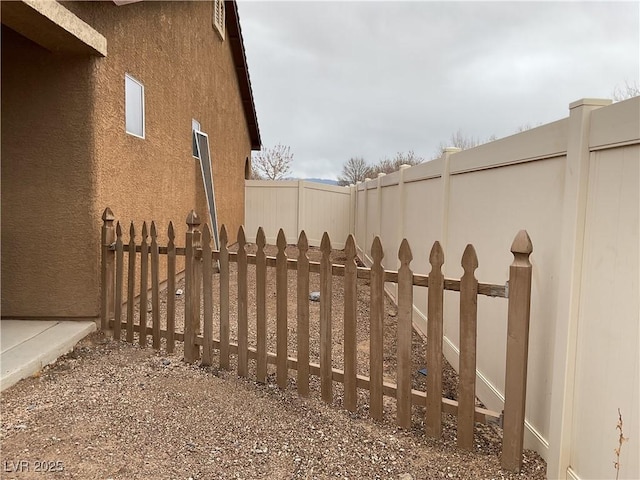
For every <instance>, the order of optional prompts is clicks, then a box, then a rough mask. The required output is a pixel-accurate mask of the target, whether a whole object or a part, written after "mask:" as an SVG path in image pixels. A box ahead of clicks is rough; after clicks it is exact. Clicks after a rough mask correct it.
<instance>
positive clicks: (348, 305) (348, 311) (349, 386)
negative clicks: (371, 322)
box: [343, 235, 358, 412]
mask: <svg viewBox="0 0 640 480" xmlns="http://www.w3.org/2000/svg"><path fill="white" fill-rule="evenodd" d="M344 253H345V256H346V259H345V271H344V341H343V344H344V406H345V408H346V409H347V410H349V411H351V412H355V410H356V408H357V406H358V393H357V384H356V374H357V371H356V369H357V361H358V357H357V351H358V350H357V340H356V323H357V320H358V309H357V297H356V295H357V279H358V267H357V265H356V261H355V258H356V242H355V239H354V238H353V235H349V236H348V237H347V242H346V244H345V247H344Z"/></svg>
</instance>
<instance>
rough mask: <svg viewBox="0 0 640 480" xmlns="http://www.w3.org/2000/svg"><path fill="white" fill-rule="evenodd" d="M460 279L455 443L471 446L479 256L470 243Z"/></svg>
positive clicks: (463, 258) (474, 398) (467, 448)
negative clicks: (458, 376)
mask: <svg viewBox="0 0 640 480" xmlns="http://www.w3.org/2000/svg"><path fill="white" fill-rule="evenodd" d="M461 263H462V268H463V270H464V275H463V276H462V278H461V279H460V380H459V387H458V447H459V448H463V449H465V450H473V430H474V424H475V419H474V417H475V405H476V403H475V401H476V336H477V318H478V280H476V278H475V276H474V271H475V270H476V269H477V268H478V257H477V255H476V250H475V249H474V248H473V245H471V244H469V245H467V247H466V248H465V250H464V254H463V255H462V262H461Z"/></svg>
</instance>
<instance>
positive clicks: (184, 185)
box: [2, 2, 251, 316]
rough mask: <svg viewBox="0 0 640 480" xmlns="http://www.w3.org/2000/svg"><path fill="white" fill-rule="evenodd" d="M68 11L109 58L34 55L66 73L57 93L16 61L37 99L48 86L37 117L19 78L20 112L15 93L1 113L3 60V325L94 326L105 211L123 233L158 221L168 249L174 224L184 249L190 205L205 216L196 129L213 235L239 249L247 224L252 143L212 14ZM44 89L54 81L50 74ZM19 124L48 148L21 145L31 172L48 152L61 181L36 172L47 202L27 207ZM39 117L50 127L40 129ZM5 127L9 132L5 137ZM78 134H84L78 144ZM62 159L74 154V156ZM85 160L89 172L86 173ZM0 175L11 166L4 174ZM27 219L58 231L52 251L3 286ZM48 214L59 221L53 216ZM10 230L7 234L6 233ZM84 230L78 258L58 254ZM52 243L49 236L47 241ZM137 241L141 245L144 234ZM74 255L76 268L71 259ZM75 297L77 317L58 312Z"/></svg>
mask: <svg viewBox="0 0 640 480" xmlns="http://www.w3.org/2000/svg"><path fill="white" fill-rule="evenodd" d="M63 4H64V6H65V7H67V8H68V9H69V10H70V11H72V12H73V13H74V14H76V15H77V16H78V17H80V18H81V19H82V20H84V21H85V22H87V23H88V24H89V25H91V26H92V27H93V28H95V29H96V30H97V31H98V32H100V33H101V34H102V35H104V36H105V37H106V39H107V42H108V56H107V57H105V58H97V57H78V58H76V59H75V60H70V59H64V60H63V59H62V57H56V56H54V55H53V54H47V53H46V52H45V51H44V50H42V52H41V54H42V56H44V57H45V58H47V59H48V60H47V61H48V62H49V63H53V64H56V65H60V72H57V74H58V76H59V77H60V80H59V82H56V83H53V84H49V83H48V82H49V80H48V78H49V76H50V75H49V74H48V72H47V71H43V70H42V69H37V68H36V67H34V66H32V65H31V64H29V63H28V62H27V61H26V60H23V61H22V62H21V63H20V64H18V65H16V69H15V70H16V72H15V75H14V76H16V77H20V78H23V77H26V78H30V79H31V80H32V82H33V83H34V84H36V85H37V88H43V89H44V90H45V91H46V98H47V102H49V103H47V102H44V103H42V102H39V103H40V104H42V105H40V106H38V103H36V102H34V106H32V107H31V108H32V109H31V110H29V111H28V112H20V108H19V102H24V101H25V99H28V103H31V98H33V97H32V96H31V90H32V89H34V88H36V87H35V86H32V87H29V84H27V83H24V82H23V83H20V82H21V81H22V80H20V81H18V80H16V81H15V82H14V83H15V84H16V86H15V87H13V88H16V89H17V90H19V92H18V93H20V98H21V99H22V100H20V101H19V100H18V95H11V96H12V97H14V98H15V103H11V102H12V101H9V100H8V101H7V106H6V110H7V112H9V111H11V113H7V120H5V97H9V93H7V95H5V93H6V92H5V70H6V67H5V63H4V58H3V77H2V87H3V93H2V100H3V107H2V108H3V111H2V122H3V125H2V126H3V139H2V149H3V152H2V153H3V161H2V165H3V167H2V168H3V170H2V174H3V178H2V187H3V193H2V201H3V212H2V214H3V215H2V217H3V218H2V227H3V236H2V240H3V247H2V250H3V251H2V253H3V261H2V274H3V279H2V280H3V291H2V302H3V303H2V307H3V311H2V314H3V316H5V315H27V314H30V315H34V316H40V315H43V316H44V315H47V316H57V315H71V313H68V312H73V313H74V314H75V315H81V316H95V315H98V312H99V258H100V251H99V231H100V226H101V219H100V216H101V214H102V211H103V210H104V208H105V207H107V206H109V207H110V208H111V209H112V210H113V212H114V214H115V216H116V218H117V219H119V220H121V221H122V222H123V223H124V224H125V228H124V230H125V231H126V232H128V226H129V225H128V223H129V222H130V221H132V220H133V221H135V222H136V224H137V226H138V232H139V231H140V227H141V224H142V221H143V220H151V219H153V220H155V221H156V222H157V224H158V226H159V231H160V234H161V242H162V243H164V242H165V241H166V227H167V224H168V222H169V220H173V221H174V226H175V227H176V237H177V238H176V244H177V245H183V244H184V232H185V230H186V225H185V218H186V216H187V213H188V212H189V210H190V209H192V208H194V207H195V208H196V210H197V212H198V213H199V214H200V216H201V218H203V221H204V219H206V218H207V210H206V202H205V197H204V190H203V187H202V179H201V173H200V166H199V162H198V160H197V159H194V158H193V157H192V139H191V120H192V118H195V119H196V120H198V121H199V122H200V124H201V128H202V130H203V131H205V132H206V133H208V134H209V141H210V144H211V157H212V163H213V174H214V184H215V191H216V202H217V207H218V219H219V224H222V223H225V224H226V225H227V227H228V229H229V231H230V232H231V234H230V237H231V241H235V236H236V232H237V229H238V227H239V225H240V224H241V223H242V221H243V217H244V168H245V159H246V157H248V156H249V155H250V151H251V142H250V138H249V133H248V129H247V126H246V121H245V117H244V113H243V108H242V101H241V98H240V93H239V90H238V86H237V79H236V74H235V67H234V64H233V59H232V56H231V51H230V45H229V41H228V40H225V41H223V40H221V39H220V37H219V36H218V34H217V33H216V31H215V30H214V29H213V26H212V23H211V19H212V15H213V9H212V4H211V3H209V2H143V3H136V4H130V5H125V6H120V7H118V6H116V5H115V4H113V3H112V2H64V3H63ZM7 46H8V45H7V44H5V39H4V35H3V52H4V51H5V49H7V50H8V48H7ZM32 48H35V47H32ZM3 54H4V53H3ZM23 58H25V59H26V58H29V55H27V54H26V53H23ZM54 59H55V61H54ZM16 62H17V60H16ZM31 63H33V62H31ZM23 64H24V65H23ZM78 65H82V66H83V67H82V68H83V69H84V70H83V71H82V72H81V73H78V72H77V70H78V68H79V66H78ZM62 66H64V68H62ZM51 68H53V67H51ZM11 70H13V69H11ZM18 70H23V71H25V72H26V73H25V74H22V73H19V72H18ZM125 73H129V74H130V75H132V76H133V77H135V78H136V79H137V80H139V81H140V82H141V83H143V84H144V88H145V118H146V120H145V130H146V133H145V138H144V139H140V138H137V137H134V136H132V135H129V134H127V133H126V132H125V103H124V75H125ZM7 76H9V74H8V73H7ZM52 78H56V77H55V75H52ZM10 88H11V87H10ZM65 91H73V94H72V95H68V96H65V95H64V94H61V93H60V92H65ZM43 96H45V94H44V93H43ZM91 98H94V100H93V101H92V103H91V105H89V104H88V103H87V102H89V99H91ZM51 103H53V104H55V105H54V106H51V107H47V108H46V109H45V105H51ZM76 103H78V104H79V106H78V107H76V106H75V104H76ZM80 106H82V107H83V108H80ZM50 112H55V114H54V113H50ZM43 113H44V116H43ZM47 115H48V117H47ZM14 117H15V119H13V118H14ZM24 118H28V119H29V123H33V124H36V128H37V129H39V130H42V131H47V132H49V135H48V138H49V139H50V141H49V143H44V144H43V145H44V147H42V146H41V145H39V144H36V143H32V144H31V146H30V147H29V149H30V150H29V149H28V152H27V153H28V154H29V155H30V156H31V157H32V160H31V161H32V162H34V166H33V167H31V169H32V170H35V169H36V165H38V166H39V165H40V164H39V163H35V162H42V152H47V154H48V157H49V158H50V161H49V162H50V164H51V166H53V165H55V166H56V169H55V170H54V169H53V168H51V166H49V168H39V169H38V174H39V175H40V176H41V177H42V185H41V189H40V190H41V192H40V191H39V192H38V194H39V195H40V198H41V199H42V200H41V201H40V200H34V199H33V197H32V196H31V195H30V194H29V192H28V191H27V190H28V187H27V182H26V179H25V178H26V177H25V175H26V174H27V173H28V172H29V171H30V170H27V169H25V166H24V165H23V163H24V161H23V160H22V158H21V157H22V156H24V153H23V152H24V149H23V147H22V145H23V144H24V143H25V142H26V138H27V134H28V132H29V129H28V127H27V126H26V125H24V122H22V121H21V119H24ZM41 118H43V119H44V120H45V121H43V122H41V121H40V119H41ZM47 118H50V120H48V121H47V120H46V119H47ZM5 122H10V125H11V128H10V129H9V128H8V127H7V123H5ZM14 124H15V125H19V126H18V127H15V129H16V130H15V131H16V132H18V135H17V137H16V139H15V140H7V137H8V136H9V135H8V134H7V132H8V131H12V132H13V129H14V126H13V125H14ZM76 124H78V125H79V127H76ZM92 127H95V135H94V137H93V140H89V139H91V138H92V137H91V135H90V132H91V129H92ZM78 128H80V131H82V130H84V131H85V133H84V134H78V133H77V132H78ZM11 135H12V136H13V133H11ZM5 140H7V141H5ZM5 144H6V145H5ZM5 150H6V152H7V155H6V156H5ZM70 150H73V153H72V154H70V152H69V151H70ZM18 157H20V158H21V161H20V163H18V161H17V158H18ZM7 158H9V161H7ZM14 159H16V160H14ZM92 159H93V165H94V167H93V168H90V166H91V165H92ZM5 163H8V165H9V166H8V167H7V170H8V173H7V175H6V176H5ZM67 164H68V168H65V169H60V165H67ZM12 165H13V167H11V166H12ZM11 168H13V170H15V171H11ZM52 171H53V173H52ZM52 177H53V179H54V180H55V179H56V178H57V177H60V178H59V180H60V185H59V188H58V189H57V190H53V189H51V188H49V187H50V186H51V185H52V182H51V180H52ZM5 184H7V185H8V184H11V185H10V186H8V187H7V189H8V191H5ZM76 184H77V185H76ZM5 197H7V198H9V201H6V200H5ZM74 202H75V203H74ZM78 204H80V205H79V206H76V207H75V208H73V209H72V208H70V207H71V206H72V205H78ZM34 209H35V210H37V211H38V213H37V214H36V216H37V217H38V218H39V217H42V216H44V215H46V216H47V218H49V217H51V220H48V221H47V222H48V223H47V222H45V225H46V226H45V227H42V229H43V230H45V232H46V233H47V234H48V233H49V232H55V234H54V237H55V238H56V241H59V242H60V246H58V247H55V248H54V250H53V251H52V252H49V253H47V254H46V255H45V254H39V255H38V254H36V255H35V256H34V257H33V261H31V260H29V262H31V263H33V266H32V267H31V268H30V269H29V270H24V269H23V270H24V271H23V273H21V274H20V275H21V277H20V278H21V279H22V280H18V279H16V280H15V281H14V280H13V277H12V276H11V275H12V269H15V268H17V266H18V263H19V260H18V258H19V256H18V255H17V253H15V252H17V251H18V249H17V248H18V247H17V245H16V243H17V241H18V234H17V233H16V234H15V235H14V234H11V233H10V232H11V231H15V229H16V227H17V225H19V224H20V225H22V223H21V222H24V219H27V222H29V219H31V218H34V214H31V213H30V212H31V210H34ZM51 209H53V211H54V212H56V211H58V210H59V212H58V213H54V214H53V215H52V213H51V212H50V210H51ZM9 210H11V211H10V212H8V211H9ZM71 211H73V212H74V221H75V222H76V223H77V225H76V226H75V227H76V228H75V229H74V228H73V225H69V226H68V227H66V228H65V227H62V222H61V219H63V218H65V215H70V213H67V212H71ZM76 211H82V215H81V217H82V218H78V216H77V214H76V213H75V212H76ZM76 218H77V220H76ZM29 223H31V222H29ZM39 223H42V222H39ZM5 225H6V226H7V227H9V230H10V232H9V233H7V235H5ZM80 226H82V228H84V230H83V232H84V233H83V234H82V235H80V236H78V237H77V240H75V242H76V243H78V244H79V245H76V246H75V252H74V253H73V254H67V253H64V252H63V250H62V248H63V247H62V242H63V241H66V242H67V243H68V241H69V240H68V239H69V238H74V239H75V238H76V232H78V231H79V228H80ZM38 228H40V227H38ZM45 232H43V233H45ZM5 237H6V238H5ZM48 238H50V237H49V236H45V235H43V239H48ZM137 240H138V242H139V241H140V237H139V234H138V238H137ZM126 241H128V237H127V235H125V242H126ZM5 242H7V243H5ZM65 244H66V243H65ZM80 247H82V248H80ZM30 248H31V249H32V250H34V252H36V253H37V251H38V250H40V249H41V248H40V246H38V245H32V246H31V247H30ZM81 253H82V255H83V256H81ZM73 255H76V257H75V258H76V259H77V260H71V259H72V258H74V257H73ZM51 257H54V258H56V262H57V268H55V269H46V270H44V272H46V273H44V274H43V275H44V276H43V278H42V279H41V280H39V282H40V283H38V282H35V283H34V282H33V280H32V279H33V278H38V273H37V272H38V269H37V268H36V267H37V266H39V265H43V264H46V262H47V261H50V260H49V259H50V258H51ZM80 271H81V272H82V273H81V274H79V273H78V272H80ZM54 273H55V275H56V276H57V277H59V278H60V280H59V281H56V282H55V283H56V285H59V287H56V288H55V289H54V291H53V292H52V293H51V295H49V296H47V297H46V298H44V299H43V300H42V301H37V302H36V305H38V307H37V308H35V307H36V306H35V305H33V300H32V298H33V297H34V296H35V293H36V292H38V291H39V290H40V289H41V288H42V287H44V286H45V285H49V283H51V281H50V280H51V276H52V275H54ZM40 284H41V285H42V286H41V287H39V285H40ZM58 290H60V291H58ZM63 298H64V299H65V300H63ZM70 298H73V299H74V301H77V302H80V304H81V307H80V306H78V307H77V308H75V309H71V310H70V309H69V308H63V307H65V305H63V303H65V302H67V299H70ZM5 299H6V301H5ZM9 306H12V307H13V309H10V308H9ZM34 312H37V313H34Z"/></svg>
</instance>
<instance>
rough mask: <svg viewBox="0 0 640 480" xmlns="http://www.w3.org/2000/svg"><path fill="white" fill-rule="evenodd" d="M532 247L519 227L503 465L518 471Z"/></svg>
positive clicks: (512, 273) (514, 247)
mask: <svg viewBox="0 0 640 480" xmlns="http://www.w3.org/2000/svg"><path fill="white" fill-rule="evenodd" d="M532 251H533V245H532V244H531V239H530V238H529V235H528V234H527V232H526V230H520V232H518V234H517V235H516V238H515V239H514V240H513V244H512V245H511V253H513V263H512V264H511V267H510V268H509V314H508V315H509V318H508V323H507V365H506V373H505V389H504V390H505V393H504V397H505V399H504V427H503V435H502V468H503V469H505V470H510V471H516V472H519V471H520V468H521V467H522V444H523V442H524V420H525V402H526V396H527V358H528V352H529V319H530V313H531V270H532V266H531V262H530V261H529V255H531V252H532Z"/></svg>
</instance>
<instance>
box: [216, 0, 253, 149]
mask: <svg viewBox="0 0 640 480" xmlns="http://www.w3.org/2000/svg"><path fill="white" fill-rule="evenodd" d="M225 4H226V8H225V10H226V17H227V18H226V28H227V38H228V40H229V42H230V44H231V53H232V55H233V61H234V63H235V66H236V76H237V77H238V84H239V86H240V95H241V98H242V107H243V108H244V114H245V118H246V120H247V127H248V129H249V136H250V137H251V149H252V150H260V148H261V146H262V141H261V140H260V129H259V127H258V116H257V115H256V107H255V102H254V100H253V91H252V89H251V79H250V78H249V68H248V66H247V56H246V54H245V50H244V41H243V39H242V29H241V28H240V18H239V17H238V5H237V3H236V1H235V0H232V1H227V2H225Z"/></svg>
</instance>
